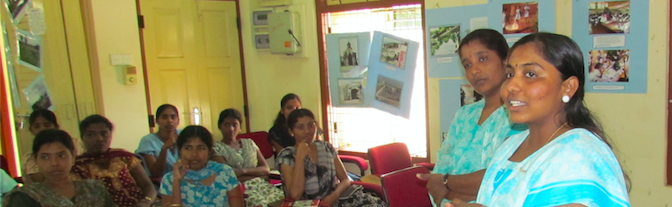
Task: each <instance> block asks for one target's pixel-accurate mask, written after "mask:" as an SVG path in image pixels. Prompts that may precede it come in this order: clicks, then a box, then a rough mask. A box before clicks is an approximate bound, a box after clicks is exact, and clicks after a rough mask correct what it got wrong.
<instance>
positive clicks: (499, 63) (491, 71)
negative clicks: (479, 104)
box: [460, 40, 506, 97]
mask: <svg viewBox="0 0 672 207" xmlns="http://www.w3.org/2000/svg"><path fill="white" fill-rule="evenodd" d="M460 58H461V61H462V66H464V75H465V77H466V78H467V80H468V81H469V83H470V84H471V86H473V87H474V90H476V92H478V93H479V94H481V95H483V96H486V97H487V96H489V95H496V94H497V93H498V92H499V89H500V87H501V85H502V82H504V80H505V79H506V77H505V76H504V62H503V60H502V59H501V58H499V56H498V55H497V52H495V51H494V50H490V49H488V48H487V47H485V45H483V44H482V43H481V41H479V40H474V41H471V42H469V43H467V44H465V45H464V46H462V49H461V50H460Z"/></svg>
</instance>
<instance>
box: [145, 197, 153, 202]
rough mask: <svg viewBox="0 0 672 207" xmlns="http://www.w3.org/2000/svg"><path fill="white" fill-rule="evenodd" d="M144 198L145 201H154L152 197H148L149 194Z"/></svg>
mask: <svg viewBox="0 0 672 207" xmlns="http://www.w3.org/2000/svg"><path fill="white" fill-rule="evenodd" d="M145 200H146V201H149V202H150V203H151V202H152V201H154V199H152V198H150V197H149V196H145Z"/></svg>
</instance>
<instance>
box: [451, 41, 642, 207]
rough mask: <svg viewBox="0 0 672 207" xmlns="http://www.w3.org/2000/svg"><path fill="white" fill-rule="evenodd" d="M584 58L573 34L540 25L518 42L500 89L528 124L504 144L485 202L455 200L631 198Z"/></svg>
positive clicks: (613, 201) (557, 202)
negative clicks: (591, 93)
mask: <svg viewBox="0 0 672 207" xmlns="http://www.w3.org/2000/svg"><path fill="white" fill-rule="evenodd" d="M583 63H584V62H583V55H582V54H581V50H580V49H579V47H578V45H576V43H575V42H574V41H572V40H571V39H570V38H568V37H566V36H562V35H557V34H551V33H536V34H531V35H528V36H525V37H523V38H522V39H520V40H519V41H518V42H516V44H514V45H513V47H512V49H511V54H510V56H509V59H508V63H507V66H506V77H507V80H506V81H505V82H504V84H503V85H502V89H501V91H500V92H501V95H502V98H503V99H504V102H505V105H506V107H507V109H508V111H509V114H510V118H511V121H512V122H514V123H525V124H527V125H528V126H529V130H527V131H524V132H522V133H520V134H517V135H513V136H511V137H510V138H509V139H507V140H506V141H505V142H504V143H503V144H502V146H501V147H500V148H499V149H497V151H496V152H495V156H494V158H493V160H492V161H491V163H490V165H489V166H488V169H487V171H486V173H485V176H484V179H483V182H482V184H481V188H480V190H479V192H478V199H477V200H476V202H477V203H479V204H465V203H460V202H459V201H454V202H453V204H454V206H480V205H481V204H482V205H485V206H490V207H494V206H513V207H516V206H630V204H629V200H628V190H627V187H626V186H627V184H626V183H628V182H627V176H626V175H625V174H624V173H623V171H622V170H621V166H620V164H619V162H618V160H617V159H616V157H615V156H614V153H613V152H612V150H611V146H610V145H609V143H608V142H607V136H606V135H605V133H604V131H603V130H602V128H601V126H600V124H599V123H598V122H597V121H596V120H595V118H594V117H593V115H592V114H591V113H590V111H589V110H588V109H587V108H586V107H585V105H584V103H583V96H584V81H585V74H584V73H585V72H584V64H583ZM447 206H451V205H447Z"/></svg>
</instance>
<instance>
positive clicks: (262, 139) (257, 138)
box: [237, 131, 282, 186]
mask: <svg viewBox="0 0 672 207" xmlns="http://www.w3.org/2000/svg"><path fill="white" fill-rule="evenodd" d="M237 138H238V139H251V140H252V141H254V143H255V144H256V145H257V147H259V151H261V154H262V155H263V156H264V159H266V160H268V159H270V158H271V157H273V156H274V155H275V153H274V152H273V145H272V144H271V143H270V142H268V133H267V132H265V131H258V132H250V133H245V134H238V136H237ZM268 164H269V165H272V164H273V163H268ZM268 177H269V178H270V181H269V182H270V183H271V184H273V185H274V186H279V185H282V181H281V179H280V174H274V173H271V174H270V175H269V176H268Z"/></svg>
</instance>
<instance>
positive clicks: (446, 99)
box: [439, 79, 475, 137]
mask: <svg viewBox="0 0 672 207" xmlns="http://www.w3.org/2000/svg"><path fill="white" fill-rule="evenodd" d="M469 88H471V85H469V82H468V81H467V80H466V79H443V80H439V94H440V97H439V123H441V124H440V126H441V132H442V135H441V136H442V137H443V135H444V134H443V133H446V134H447V133H448V130H449V129H450V123H451V122H453V119H454V118H455V113H457V110H459V109H460V108H461V107H462V106H463V105H467V104H468V102H472V101H475V99H472V100H470V99H471V98H470V97H468V93H469V92H468V91H469V90H470V89H469ZM471 90H472V91H473V89H471ZM463 93H464V95H463Z"/></svg>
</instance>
